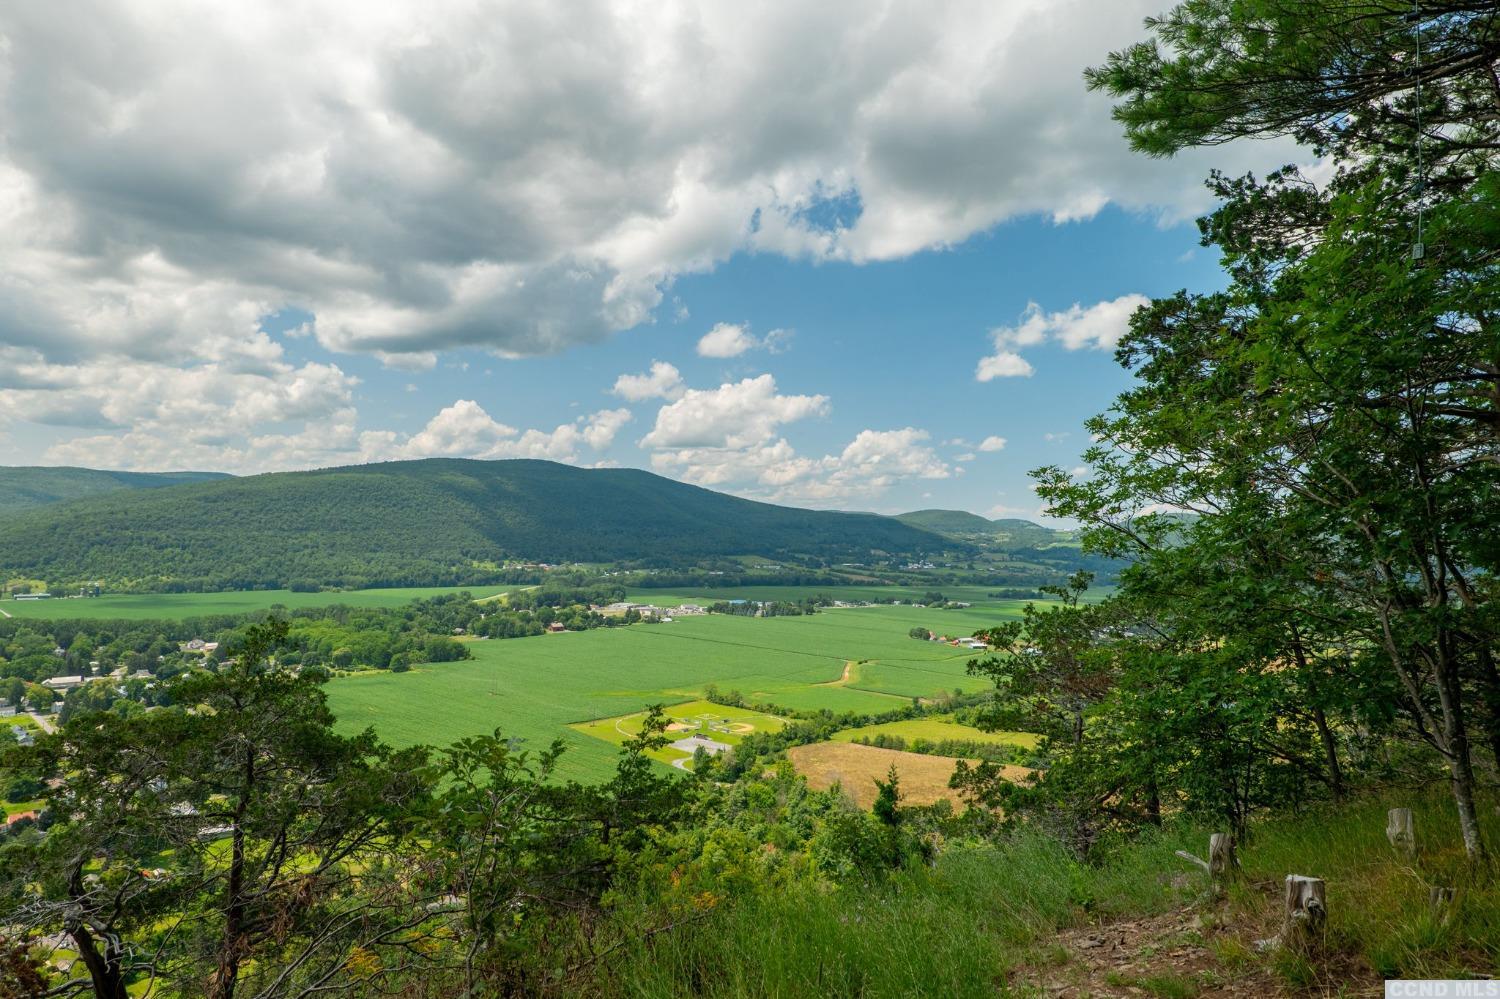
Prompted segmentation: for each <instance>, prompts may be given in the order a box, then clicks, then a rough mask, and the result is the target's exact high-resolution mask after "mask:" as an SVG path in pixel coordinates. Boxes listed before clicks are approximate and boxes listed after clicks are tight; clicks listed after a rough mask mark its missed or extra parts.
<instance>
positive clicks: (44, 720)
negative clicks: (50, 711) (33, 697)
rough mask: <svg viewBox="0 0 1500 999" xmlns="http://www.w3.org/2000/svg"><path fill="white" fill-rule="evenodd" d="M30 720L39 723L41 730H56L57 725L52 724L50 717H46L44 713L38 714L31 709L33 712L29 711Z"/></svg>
mask: <svg viewBox="0 0 1500 999" xmlns="http://www.w3.org/2000/svg"><path fill="white" fill-rule="evenodd" d="M31 720H32V721H34V722H36V723H37V725H39V726H40V727H41V729H42V731H43V732H49V733H50V732H56V731H57V726H56V725H54V724H52V719H51V718H48V717H47V716H45V715H39V714H37V713H36V712H35V711H33V712H31Z"/></svg>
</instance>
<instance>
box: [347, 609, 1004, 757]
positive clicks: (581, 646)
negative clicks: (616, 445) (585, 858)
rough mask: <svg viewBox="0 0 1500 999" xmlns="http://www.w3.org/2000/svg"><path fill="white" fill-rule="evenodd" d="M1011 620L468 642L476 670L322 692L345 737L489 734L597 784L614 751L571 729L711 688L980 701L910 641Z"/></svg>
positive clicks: (852, 703) (707, 625)
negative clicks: (358, 733) (543, 749)
mask: <svg viewBox="0 0 1500 999" xmlns="http://www.w3.org/2000/svg"><path fill="white" fill-rule="evenodd" d="M657 599H658V602H660V597H658V598H657ZM1019 608H1020V604H1019V602H1015V601H1012V602H1009V603H1007V604H1000V603H999V602H995V603H992V604H991V606H990V607H989V608H988V609H987V610H969V611H940V610H926V609H918V608H912V607H865V608H850V609H838V610H829V611H825V612H823V613H821V614H814V615H809V616H805V617H775V618H746V617H729V616H722V615H709V616H704V617H690V618H679V619H678V620H676V621H674V622H672V623H671V624H660V625H636V626H634V627H630V628H615V629H607V630H606V629H599V630H595V631H587V632H578V633H569V634H563V635H546V636H542V637H538V638H522V639H510V640H505V641H485V642H476V643H474V644H473V646H471V648H472V650H473V652H474V655H475V657H476V658H475V659H474V660H472V661H468V662H458V663H446V664H442V665H434V666H429V667H425V668H421V669H417V670H413V671H411V672H409V673H365V674H359V675H354V676H349V677H342V678H340V679H338V680H335V681H334V682H333V683H331V684H330V685H329V686H328V688H327V689H328V695H329V700H330V703H331V704H332V706H333V709H334V711H335V712H336V713H337V714H338V716H339V719H340V721H341V723H342V724H343V725H344V726H345V727H348V728H363V727H364V726H366V725H373V726H374V727H375V729H376V730H377V731H378V732H379V733H380V734H381V735H382V736H383V737H384V738H385V739H387V740H388V741H390V742H392V743H395V744H397V745H411V744H415V743H428V744H442V743H447V742H451V741H453V740H454V739H457V738H460V737H462V736H466V735H475V734H479V733H482V732H487V731H491V730H493V729H495V728H500V729H501V730H502V731H503V732H504V733H505V734H507V735H514V736H519V737H522V738H525V739H527V740H529V741H530V742H531V743H532V744H534V745H538V746H541V745H546V744H547V743H549V742H550V741H551V740H553V739H555V738H561V739H563V740H564V742H565V743H567V744H568V746H569V747H570V748H569V752H568V753H567V754H566V755H565V756H564V757H563V762H562V764H561V768H560V769H561V771H562V773H563V775H564V776H567V777H576V778H578V779H580V780H594V779H598V778H600V777H603V776H605V775H606V774H607V773H608V772H609V769H610V768H611V767H612V766H613V761H614V750H613V748H612V747H610V746H608V745H607V744H605V743H604V742H602V741H601V740H598V739H594V738H590V737H588V736H586V735H584V734H582V733H581V732H579V731H577V730H576V729H571V728H569V727H568V726H570V725H572V724H574V723H577V722H587V721H593V720H596V719H601V718H614V717H618V716H621V715H628V714H631V713H634V712H638V711H640V710H642V709H643V708H645V707H646V706H647V705H649V704H652V703H665V704H672V703H676V702H680V701H687V700H693V699H696V698H699V697H701V696H702V694H703V691H704V689H705V688H706V687H707V686H708V685H709V684H714V685H716V686H718V688H719V689H720V690H721V691H725V692H728V691H731V690H734V691H738V692H739V693H740V694H742V695H743V696H744V697H745V698H746V699H747V700H750V701H753V702H756V703H764V704H769V705H774V706H776V707H779V708H784V709H791V710H819V709H823V708H826V709H828V710H831V711H838V712H842V711H856V712H861V713H873V712H879V711H884V710H890V709H891V708H893V707H899V706H900V705H901V704H902V703H903V702H904V701H906V700H909V699H910V698H913V697H931V696H935V695H939V694H943V693H947V692H950V691H953V690H956V689H957V690H965V691H971V690H978V689H982V688H983V686H984V682H983V681H982V680H980V679H978V678H975V677H971V676H968V675H967V674H966V672H965V665H966V663H967V662H968V660H969V658H971V656H972V653H969V652H967V651H966V650H961V649H955V648H952V647H950V646H946V645H938V644H936V643H930V642H922V641H918V640H916V639H913V638H909V637H907V632H908V631H909V630H910V629H911V627H912V626H913V625H917V624H920V625H923V626H925V627H929V628H934V629H938V630H943V631H947V632H950V633H967V631H972V630H974V629H975V628H977V627H980V626H981V625H983V624H985V623H988V622H994V621H999V620H1004V619H1006V618H1012V617H1015V616H1016V615H1017V614H1018V613H1019ZM961 629H967V631H963V630H961ZM846 667H848V674H849V677H848V680H847V681H845V680H844V679H843V678H844V675H845V670H846Z"/></svg>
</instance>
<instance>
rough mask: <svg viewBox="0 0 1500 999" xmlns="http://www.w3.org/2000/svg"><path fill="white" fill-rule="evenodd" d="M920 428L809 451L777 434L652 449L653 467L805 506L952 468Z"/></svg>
mask: <svg viewBox="0 0 1500 999" xmlns="http://www.w3.org/2000/svg"><path fill="white" fill-rule="evenodd" d="M928 439H929V437H928V434H927V432H926V431H925V430H918V429H916V428H913V427H905V428H902V429H900V430H862V431H860V432H859V433H858V434H857V435H856V436H855V437H854V439H853V440H852V441H850V442H849V443H848V444H847V445H846V446H845V447H844V448H843V450H842V451H840V452H839V453H837V454H828V455H824V456H823V457H821V458H812V457H808V456H804V455H800V454H798V453H797V451H796V449H795V448H794V447H792V445H791V444H790V443H788V442H787V440H786V439H785V438H779V439H776V440H766V441H761V442H759V443H754V444H748V445H743V446H739V447H731V446H726V447H690V448H675V449H666V450H661V451H657V452H656V453H655V454H653V455H652V458H651V463H652V467H654V468H655V469H656V470H657V471H659V472H661V473H663V474H666V475H672V476H674V477H676V478H679V479H682V480H684V481H687V482H692V483H695V484H697V485H700V486H707V487H711V488H718V489H732V490H734V491H736V492H739V493H743V494H746V495H752V496H758V497H761V498H764V499H769V500H775V501H777V502H785V503H799V504H807V505H810V506H845V505H847V504H849V503H851V502H863V501H867V500H870V499H873V498H876V497H878V496H880V495H881V494H882V493H884V492H885V491H886V490H888V489H889V488H891V487H892V486H893V485H895V484H897V483H898V482H902V481H908V480H912V479H946V478H950V477H952V476H953V475H955V474H957V472H958V471H961V470H958V469H954V468H952V467H950V466H949V465H947V464H945V463H944V462H943V461H942V459H940V458H939V457H938V455H937V454H936V452H934V451H933V449H932V447H931V446H930V445H929V444H928V443H927V441H928Z"/></svg>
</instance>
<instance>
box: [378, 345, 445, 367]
mask: <svg viewBox="0 0 1500 999" xmlns="http://www.w3.org/2000/svg"><path fill="white" fill-rule="evenodd" d="M375 357H376V358H377V359H378V360H379V361H380V363H381V364H383V365H385V366H386V367H387V368H390V369H392V370H394V371H431V370H432V369H433V368H435V367H437V354H435V353H433V352H432V351H430V350H419V351H416V352H415V353H409V354H391V353H387V352H386V351H383V350H377V351H376V352H375Z"/></svg>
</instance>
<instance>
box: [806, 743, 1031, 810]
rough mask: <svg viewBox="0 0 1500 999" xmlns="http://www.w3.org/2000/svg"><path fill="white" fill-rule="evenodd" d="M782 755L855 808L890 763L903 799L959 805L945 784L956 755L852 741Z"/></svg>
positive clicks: (1015, 776)
mask: <svg viewBox="0 0 1500 999" xmlns="http://www.w3.org/2000/svg"><path fill="white" fill-rule="evenodd" d="M786 755H787V759H789V760H791V762H792V766H794V767H796V768H797V772H798V773H800V774H801V775H802V776H804V777H806V778H807V784H808V786H809V787H811V788H814V789H816V790H819V791H822V790H825V789H827V788H830V787H832V786H833V785H834V784H839V785H841V786H842V787H843V789H844V790H845V791H846V792H848V794H849V796H850V797H851V798H853V799H854V801H855V803H856V804H858V805H859V807H860V808H869V807H870V806H871V805H873V804H874V803H875V795H876V791H877V789H876V787H875V781H876V779H879V780H885V778H886V774H887V773H889V772H890V768H891V766H892V765H894V766H895V767H896V774H897V775H898V776H899V777H900V779H901V800H902V803H903V804H907V805H931V804H935V803H936V802H938V801H941V800H944V799H946V800H948V801H951V802H952V803H953V807H954V808H955V809H956V810H959V811H962V809H963V803H962V802H961V801H960V800H959V798H958V795H957V794H956V793H955V792H954V791H952V790H950V789H949V788H948V779H949V778H950V777H952V776H953V770H954V768H955V767H957V766H958V761H957V760H955V759H953V758H951V757H947V756H924V755H923V754H921V753H903V752H901V751H899V750H895V749H880V748H877V747H875V746H861V745H858V744H856V743H852V742H815V743H813V744H812V745H810V746H793V747H792V748H791V749H788V750H787V752H786ZM970 762H971V763H972V762H975V761H972V760H971V761H970ZM1029 773H1031V771H1029V770H1027V769H1026V768H1025V767H1017V766H1007V767H1006V768H1005V774H1006V777H1007V779H1009V780H1020V779H1022V778H1024V777H1025V776H1026V775H1027V774H1029Z"/></svg>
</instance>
